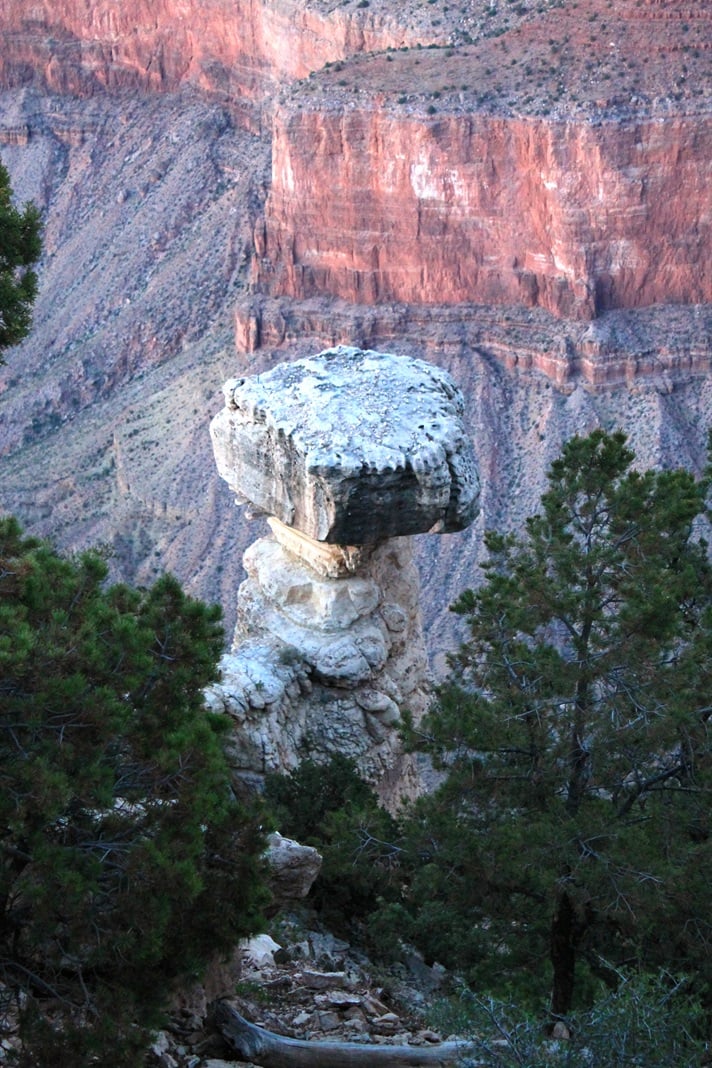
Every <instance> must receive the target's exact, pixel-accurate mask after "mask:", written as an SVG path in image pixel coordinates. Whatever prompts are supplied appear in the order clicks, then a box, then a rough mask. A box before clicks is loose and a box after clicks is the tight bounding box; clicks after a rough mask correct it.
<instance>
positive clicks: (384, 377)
mask: <svg viewBox="0 0 712 1068" xmlns="http://www.w3.org/2000/svg"><path fill="white" fill-rule="evenodd" d="M225 396H226V406H225V408H224V409H223V411H222V412H221V413H219V415H218V416H216V418H215V419H214V420H213V424H212V427H211V433H212V435H213V446H214V450H215V456H216V462H217V464H218V469H219V470H220V473H221V474H222V475H223V477H224V478H225V479H226V480H227V481H228V483H229V484H230V486H231V488H232V489H233V490H234V491H235V492H236V493H237V494H238V497H239V498H240V499H242V500H244V499H247V500H248V501H249V502H250V504H251V505H252V506H253V508H255V507H256V508H257V509H258V510H263V511H265V512H267V513H269V520H268V521H269V524H270V527H271V529H272V533H271V535H269V536H267V537H264V538H261V539H260V540H259V541H257V542H255V544H254V545H252V546H250V548H249V549H248V550H247V551H246V553H245V556H244V566H245V570H246V571H247V576H248V577H247V579H246V581H245V582H243V584H242V585H241V587H240V590H239V594H238V623H237V628H236V632H235V640H234V644H233V648H232V651H231V652H230V653H229V654H228V655H226V656H225V657H224V658H223V661H222V664H221V667H222V673H223V679H222V682H221V684H220V685H218V686H216V687H214V688H213V689H212V690H211V691H210V694H209V702H210V704H211V705H212V706H213V707H214V708H216V709H220V710H224V711H227V712H228V713H229V714H230V715H231V716H232V717H233V718H234V720H235V725H236V729H235V732H234V734H233V739H232V745H231V753H232V760H233V763H234V766H235V769H236V770H237V771H238V772H239V774H241V775H242V776H243V777H246V778H248V779H250V778H253V779H256V780H259V778H260V777H261V776H263V775H264V774H265V773H266V772H268V771H288V770H291V769H293V768H294V767H296V766H297V765H298V764H299V763H300V762H301V760H303V759H305V758H311V759H314V760H317V761H326V760H328V758H329V756H330V755H332V754H334V753H337V752H338V753H342V754H344V755H347V756H350V757H352V758H353V759H354V760H355V761H356V762H357V764H358V766H359V769H360V771H361V773H362V774H363V775H364V777H365V778H366V779H368V780H369V781H370V782H371V783H372V784H373V785H374V787H375V788H376V790H377V791H378V793H379V795H380V796H381V798H382V799H383V800H384V802H385V803H386V804H389V805H394V804H395V803H396V801H397V799H398V798H400V797H402V796H404V795H409V796H413V795H414V794H416V793H417V792H418V788H419V783H418V775H417V772H416V768H415V766H414V764H413V762H412V760H411V758H410V757H407V756H406V755H405V754H404V752H403V746H402V743H401V739H400V735H399V726H400V724H401V721H402V715H403V712H404V711H405V710H406V709H407V710H408V711H409V712H410V714H411V715H412V716H413V719H414V720H415V721H416V722H417V721H418V719H419V718H420V717H421V716H422V714H423V713H424V711H425V710H426V707H427V703H428V700H429V672H428V664H427V654H426V649H425V643H424V640H423V634H422V628H421V622H420V613H419V606H418V600H419V579H418V573H417V569H416V567H415V565H414V563H413V546H412V538H411V537H410V535H411V534H413V533H417V532H420V531H425V530H433V529H435V530H437V531H440V532H442V531H450V530H459V529H462V527H463V526H466V525H467V523H468V522H469V521H470V520H471V519H472V518H473V517H474V514H475V513H476V508H477V500H478V481H477V477H476V472H475V465H474V460H473V456H472V449H471V445H470V442H469V441H468V439H467V437H466V435H465V432H464V428H463V424H462V419H461V414H462V400H461V397H460V395H459V392H458V391H457V389H456V387H455V386H454V384H453V382H452V380H451V379H450V378H449V376H448V375H447V374H446V372H444V371H441V370H440V369H439V368H434V367H431V366H430V365H429V364H426V363H424V362H422V361H420V360H410V359H408V358H407V357H397V356H389V355H383V354H380V353H372V352H366V353H364V352H362V351H361V350H355V349H345V348H339V349H336V350H329V351H327V352H325V353H321V354H320V355H319V356H315V357H312V358H311V359H309V360H300V361H296V362H295V363H294V364H287V365H281V366H280V367H277V368H275V369H274V370H273V371H270V372H268V373H266V374H264V375H260V376H257V377H256V378H254V379H246V380H240V381H239V382H231V383H228V384H227V385H226V387H225Z"/></svg>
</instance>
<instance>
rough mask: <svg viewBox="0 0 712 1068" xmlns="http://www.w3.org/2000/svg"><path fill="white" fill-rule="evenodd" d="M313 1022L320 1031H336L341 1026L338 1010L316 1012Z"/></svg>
mask: <svg viewBox="0 0 712 1068" xmlns="http://www.w3.org/2000/svg"><path fill="white" fill-rule="evenodd" d="M314 1022H315V1024H316V1026H317V1027H318V1028H319V1030H320V1031H336V1030H337V1029H338V1028H339V1027H340V1026H341V1020H340V1018H339V1014H338V1012H317V1013H315V1017H314Z"/></svg>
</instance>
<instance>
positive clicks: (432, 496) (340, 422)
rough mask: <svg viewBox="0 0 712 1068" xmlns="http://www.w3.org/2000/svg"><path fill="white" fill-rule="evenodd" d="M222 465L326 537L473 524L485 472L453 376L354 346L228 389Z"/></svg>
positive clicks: (250, 495)
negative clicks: (480, 471)
mask: <svg viewBox="0 0 712 1068" xmlns="http://www.w3.org/2000/svg"><path fill="white" fill-rule="evenodd" d="M223 392H224V395H225V408H224V409H223V410H222V411H221V412H219V413H218V415H217V416H216V417H215V418H214V419H213V421H212V424H211V428H210V430H211V435H212V439H213V449H214V452H215V459H216V463H217V466H218V471H219V472H220V475H221V476H222V478H224V479H225V480H226V481H227V483H228V484H229V485H230V487H231V489H232V490H233V491H234V492H235V493H236V494H237V496H238V498H240V499H241V500H243V501H244V500H247V501H249V502H250V503H251V504H252V505H253V506H254V507H255V508H257V509H259V510H260V511H263V512H265V513H267V514H268V515H272V516H276V518H277V519H279V520H280V521H281V522H282V523H285V524H286V525H287V526H289V527H294V528H296V529H297V530H299V531H301V532H302V533H304V534H306V535H307V536H308V537H311V538H314V539H315V540H316V541H319V542H329V543H332V544H340V545H367V544H376V543H378V542H380V541H382V540H384V539H385V538H392V537H398V536H401V535H409V534H418V533H422V532H425V531H435V532H438V533H442V532H447V531H455V530H462V529H463V528H464V527H466V526H467V525H468V524H469V523H470V522H471V521H472V520H473V518H474V517H475V515H476V514H477V507H478V499H479V480H478V477H477V469H476V464H475V459H474V454H473V450H472V444H471V442H470V440H469V438H468V436H467V434H466V432H465V427H464V424H463V419H462V416H463V411H464V402H463V399H462V395H461V393H460V391H459V390H458V388H457V386H456V385H455V383H454V382H453V380H452V378H451V377H450V375H449V374H448V373H447V372H446V371H444V370H442V369H441V368H439V367H435V366H433V365H432V364H429V363H426V362H425V361H424V360H418V359H414V358H412V357H409V356H396V355H393V354H391V353H380V352H373V351H370V350H363V349H358V348H351V347H347V346H342V345H340V346H338V347H337V348H333V349H327V350H325V351H324V352H321V353H319V354H317V355H315V356H311V357H308V358H306V359H301V360H296V361H294V362H292V363H283V364H280V365H278V366H277V367H275V368H273V369H272V370H270V371H267V372H265V373H263V374H260V375H255V376H253V377H251V378H241V379H231V380H230V381H228V382H226V383H225V385H224V387H223Z"/></svg>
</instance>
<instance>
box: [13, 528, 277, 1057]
mask: <svg viewBox="0 0 712 1068" xmlns="http://www.w3.org/2000/svg"><path fill="white" fill-rule="evenodd" d="M106 575H107V567H106V563H105V561H104V560H103V559H102V557H101V555H100V554H97V553H95V552H88V553H84V554H82V555H81V556H79V557H77V558H75V559H64V558H62V557H61V556H59V555H58V554H57V553H56V552H55V551H54V550H53V549H52V547H51V546H50V545H48V544H46V543H44V542H42V541H38V540H36V539H32V538H25V537H23V535H22V533H21V531H20V528H19V526H18V524H17V523H16V521H14V520H13V519H5V520H0V984H1V985H0V991H1V992H2V996H3V1002H2V1004H0V1022H1V1021H2V1019H3V1017H4V1019H5V1023H6V1024H8V1025H9V1024H10V1023H12V1022H13V1021H16V1020H17V1018H18V1017H19V1020H20V1023H21V1036H22V1050H21V1053H20V1054H19V1056H18V1063H19V1064H21V1065H23V1066H24V1065H27V1066H30V1065H33V1066H34V1065H37V1066H40V1065H44V1066H46V1065H48V1064H52V1065H54V1066H57V1068H65V1066H66V1068H70V1066H72V1068H74V1066H76V1065H78V1064H82V1065H90V1064H95V1063H96V1064H107V1063H109V1062H110V1063H112V1064H113V1065H127V1066H129V1065H130V1066H133V1065H135V1064H137V1063H139V1051H140V1050H141V1049H144V1048H145V1046H146V1041H147V1037H146V1036H147V1031H146V1029H147V1028H149V1027H151V1026H154V1025H155V1024H156V1022H157V1021H158V1020H159V1019H160V1013H161V1010H162V1008H163V1006H164V1004H165V1000H166V996H167V992H168V990H169V989H170V985H171V983H173V982H174V980H175V979H176V978H177V977H180V976H185V975H191V974H197V973H199V971H200V969H201V968H202V967H203V966H204V964H205V963H206V961H207V960H208V959H209V958H210V957H211V956H212V955H213V954H214V953H215V952H220V951H224V950H226V949H228V948H230V947H232V946H233V945H234V944H235V942H236V941H237V940H238V939H239V938H240V937H242V936H243V935H245V934H247V933H249V932H251V931H253V930H254V929H255V924H256V922H257V920H258V914H259V907H260V903H261V900H262V889H261V886H262V884H261V876H260V873H259V867H260V861H259V857H260V855H261V852H262V845H263V843H262V837H261V834H260V832H259V830H258V827H257V824H256V817H255V816H254V815H251V814H250V813H249V812H247V811H246V810H245V809H244V808H243V807H242V805H241V804H239V803H238V802H237V801H236V800H235V798H234V796H233V794H232V791H231V787H230V777H229V773H228V768H227V765H226V760H225V756H224V752H223V743H222V740H221V739H222V734H223V731H224V728H225V723H224V722H223V720H222V719H221V718H220V717H217V716H214V715H210V714H208V713H207V712H206V711H205V710H204V707H203V699H202V692H203V688H204V687H205V686H206V685H207V684H208V683H209V682H210V681H211V680H213V679H214V678H215V677H216V673H217V668H216V665H217V661H218V657H219V655H220V652H221V649H222V629H221V627H220V622H219V616H220V612H219V609H218V608H216V607H208V606H206V605H204V604H202V603H200V602H197V601H194V600H192V599H190V598H189V597H187V596H186V595H185V594H184V592H183V591H182V589H181V588H180V586H179V584H178V583H177V582H176V580H175V579H173V578H172V577H170V576H165V577H163V578H161V579H159V580H158V581H157V582H156V584H155V585H154V586H153V587H152V588H151V589H147V590H135V589H131V588H129V587H127V586H124V585H115V586H108V587H107V586H106V581H105V580H106Z"/></svg>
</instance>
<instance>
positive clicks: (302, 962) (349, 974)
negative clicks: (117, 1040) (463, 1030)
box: [149, 909, 448, 1068]
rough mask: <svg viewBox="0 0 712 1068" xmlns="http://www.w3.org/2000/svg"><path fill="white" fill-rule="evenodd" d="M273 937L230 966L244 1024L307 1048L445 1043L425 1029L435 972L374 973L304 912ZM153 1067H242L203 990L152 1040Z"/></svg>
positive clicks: (421, 967)
mask: <svg viewBox="0 0 712 1068" xmlns="http://www.w3.org/2000/svg"><path fill="white" fill-rule="evenodd" d="M272 935H273V936H274V937H272ZM272 935H262V936H259V937H258V938H256V939H253V940H252V941H251V942H250V943H248V944H247V946H245V947H244V948H243V950H242V951H241V952H240V953H239V954H238V955H237V957H236V959H235V961H234V962H233V964H232V972H233V976H234V981H233V985H232V991H230V992H229V993H231V995H232V996H230V997H229V1003H230V1005H232V1006H233V1007H234V1008H235V1009H236V1010H237V1011H238V1012H239V1013H240V1014H241V1015H242V1016H244V1017H245V1018H246V1019H248V1020H250V1021H251V1022H252V1023H256V1024H258V1025H259V1026H261V1027H263V1028H265V1029H267V1030H269V1031H274V1032H276V1033H277V1034H281V1035H287V1036H289V1037H292V1038H300V1039H307V1040H313V1041H320V1040H321V1041H324V1040H330V1041H334V1040H341V1041H348V1042H358V1043H373V1044H394V1045H402V1044H414V1045H434V1044H435V1043H437V1042H440V1041H442V1040H443V1039H444V1038H446V1037H448V1036H445V1035H443V1034H441V1033H440V1032H439V1031H436V1030H434V1029H433V1028H431V1027H430V1026H428V1022H427V1019H428V1006H429V1004H430V1003H431V1002H432V1000H433V999H434V998H437V997H438V996H439V995H440V996H442V995H443V994H444V992H445V990H446V987H447V979H446V976H445V973H444V971H443V970H442V969H440V968H439V967H437V966H436V967H434V968H429V967H428V966H427V965H425V964H424V963H423V962H422V961H421V960H420V959H419V958H417V957H416V956H415V955H412V957H411V958H409V961H408V963H405V964H402V965H398V966H396V967H391V968H384V967H377V966H375V965H373V964H372V963H371V962H370V961H368V960H367V959H366V958H365V957H364V955H363V954H362V953H360V952H358V951H356V950H355V949H354V948H353V947H352V946H351V945H349V944H348V943H347V942H345V941H343V940H341V939H339V938H336V937H334V935H332V934H330V933H328V932H326V931H324V929H323V928H321V926H320V925H319V923H318V921H317V920H316V918H315V917H314V915H313V914H311V913H310V912H309V911H308V910H306V909H300V910H297V911H293V912H289V913H287V914H285V916H284V917H283V918H281V919H280V921H279V922H278V923H276V924H275V925H274V926H273V928H272ZM225 974H226V970H223V971H222V976H223V980H222V981H223V982H224V981H225V980H224V976H225ZM152 1060H153V1063H154V1064H155V1065H156V1066H157V1068H222V1066H223V1065H225V1066H226V1068H227V1065H237V1064H240V1065H242V1064H246V1063H249V1062H244V1061H240V1060H238V1059H236V1054H235V1051H234V1050H231V1049H230V1047H229V1045H228V1044H227V1043H226V1042H225V1041H224V1039H223V1038H222V1037H221V1035H220V1034H219V1033H218V1031H217V1029H216V1027H215V1025H214V1021H213V1017H212V1014H211V1012H210V1010H209V1005H208V1003H207V1002H206V1000H205V992H204V990H203V989H202V988H201V989H200V990H199V991H197V992H196V994H195V997H194V998H193V999H192V1000H191V999H190V998H186V999H184V1000H183V1002H182V1004H181V1005H180V1006H179V1007H178V1008H177V1009H176V1011H175V1013H174V1015H173V1017H172V1019H171V1022H170V1026H169V1027H168V1028H166V1030H165V1031H163V1032H161V1034H160V1035H158V1036H157V1039H156V1042H155V1043H154V1048H153V1051H152ZM149 1063H150V1062H149Z"/></svg>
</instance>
